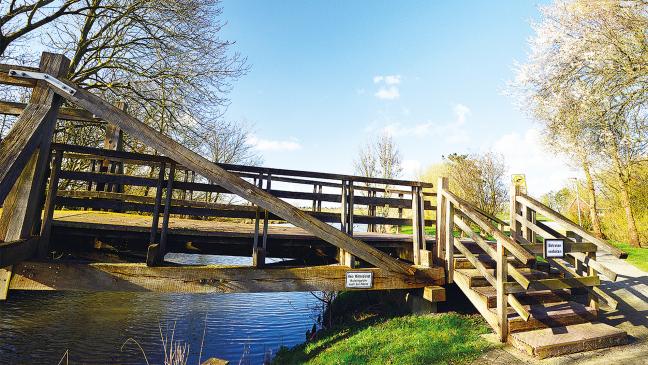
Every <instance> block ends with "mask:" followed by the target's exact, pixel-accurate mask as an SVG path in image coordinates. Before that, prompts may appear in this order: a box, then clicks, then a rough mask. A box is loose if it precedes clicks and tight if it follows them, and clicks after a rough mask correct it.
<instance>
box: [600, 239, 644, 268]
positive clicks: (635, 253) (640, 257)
mask: <svg viewBox="0 0 648 365" xmlns="http://www.w3.org/2000/svg"><path fill="white" fill-rule="evenodd" d="M608 242H610V243H611V244H613V245H614V246H616V247H618V248H619V249H621V250H623V251H625V252H627V253H628V258H627V259H626V261H627V262H629V263H631V264H632V265H634V266H636V267H638V268H639V269H640V270H643V271H646V272H648V248H640V247H634V246H632V245H630V244H628V243H623V242H617V241H612V240H609V241H608Z"/></svg>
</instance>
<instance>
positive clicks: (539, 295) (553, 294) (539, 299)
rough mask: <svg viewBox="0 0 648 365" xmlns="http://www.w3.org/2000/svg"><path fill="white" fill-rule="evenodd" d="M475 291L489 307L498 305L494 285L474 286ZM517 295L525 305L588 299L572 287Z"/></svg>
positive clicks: (582, 301)
mask: <svg viewBox="0 0 648 365" xmlns="http://www.w3.org/2000/svg"><path fill="white" fill-rule="evenodd" d="M473 290H474V291H475V292H477V293H478V294H479V295H481V296H482V298H483V300H484V301H485V302H486V304H487V305H488V308H495V307H496V306H497V290H496V289H495V288H494V287H492V286H482V287H475V288H473ZM514 295H515V297H516V298H517V299H518V300H519V301H520V303H522V304H524V305H534V304H548V303H558V302H564V301H568V300H573V301H575V302H579V303H584V302H585V301H586V300H587V295H585V294H573V291H572V290H570V289H562V290H553V291H552V290H538V291H530V292H526V293H516V294H514Z"/></svg>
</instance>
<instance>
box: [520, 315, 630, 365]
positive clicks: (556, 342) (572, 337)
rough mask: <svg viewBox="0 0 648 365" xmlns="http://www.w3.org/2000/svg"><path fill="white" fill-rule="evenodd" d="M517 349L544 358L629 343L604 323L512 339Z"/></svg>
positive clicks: (540, 331)
mask: <svg viewBox="0 0 648 365" xmlns="http://www.w3.org/2000/svg"><path fill="white" fill-rule="evenodd" d="M510 336H511V337H510V339H509V341H510V342H511V343H512V344H513V345H514V346H515V347H517V348H519V349H521V350H524V351H526V352H527V353H529V354H530V355H535V356H537V357H540V358H546V357H551V356H558V355H564V354H568V353H574V352H581V351H588V350H594V349H599V348H604V347H610V346H616V345H621V344H624V343H626V342H627V334H626V332H625V331H623V330H620V329H618V328H615V327H612V326H610V325H608V324H605V323H601V322H587V323H579V324H571V325H567V326H561V327H553V328H541V329H535V330H530V331H524V332H516V333H512V334H511V335H510Z"/></svg>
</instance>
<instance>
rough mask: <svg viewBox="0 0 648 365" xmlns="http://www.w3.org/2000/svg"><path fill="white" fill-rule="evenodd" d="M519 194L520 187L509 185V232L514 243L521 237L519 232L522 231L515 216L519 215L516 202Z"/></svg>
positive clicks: (513, 183)
mask: <svg viewBox="0 0 648 365" xmlns="http://www.w3.org/2000/svg"><path fill="white" fill-rule="evenodd" d="M519 194H520V185H517V184H515V182H512V183H511V190H510V193H509V195H510V197H511V201H510V205H509V217H510V224H509V226H510V230H511V238H512V239H513V240H514V241H517V240H518V237H520V236H521V231H522V228H521V227H522V226H521V225H520V223H519V222H518V220H517V218H516V217H517V214H518V213H519V209H518V208H519V203H518V202H517V196H518V195H519Z"/></svg>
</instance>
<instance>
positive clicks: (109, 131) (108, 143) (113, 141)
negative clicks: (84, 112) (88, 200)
mask: <svg viewBox="0 0 648 365" xmlns="http://www.w3.org/2000/svg"><path fill="white" fill-rule="evenodd" d="M115 106H116V107H117V108H119V109H121V110H123V111H127V109H128V108H127V107H126V103H124V102H122V101H120V102H117V103H115ZM107 122H108V124H106V134H105V136H104V147H103V148H104V149H105V150H112V151H123V150H124V132H123V131H122V130H121V128H119V127H118V126H117V125H116V124H114V123H111V122H110V121H107ZM120 164H121V163H119V162H116V161H113V162H111V161H110V160H109V159H104V160H103V161H102V162H101V166H100V167H99V171H100V172H103V173H106V172H108V170H109V168H110V173H113V174H114V173H115V172H117V169H118V166H119V165H120ZM122 169H123V167H122ZM121 172H123V171H120V172H119V173H121ZM122 190H123V186H121V185H115V186H111V184H104V183H97V191H115V192H122Z"/></svg>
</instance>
